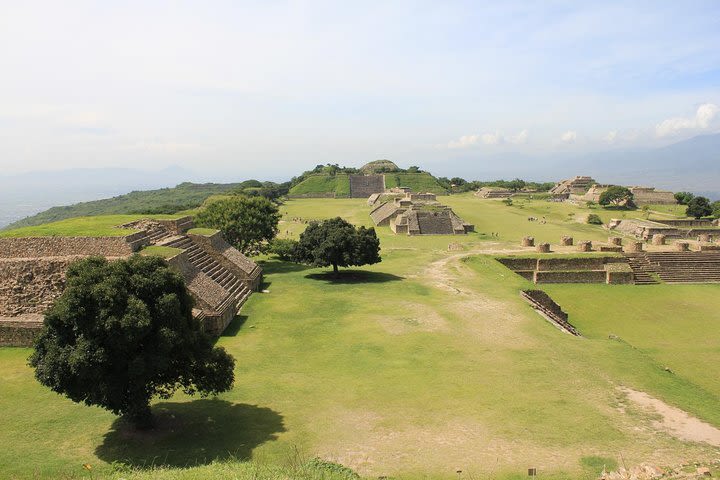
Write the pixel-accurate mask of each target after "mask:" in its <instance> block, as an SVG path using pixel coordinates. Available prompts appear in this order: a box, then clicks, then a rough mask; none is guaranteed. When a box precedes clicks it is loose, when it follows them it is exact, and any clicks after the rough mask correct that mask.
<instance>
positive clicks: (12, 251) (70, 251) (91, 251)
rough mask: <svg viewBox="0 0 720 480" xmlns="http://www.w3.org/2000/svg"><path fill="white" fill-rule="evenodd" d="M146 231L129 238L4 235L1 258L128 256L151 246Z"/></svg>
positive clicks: (1, 244)
mask: <svg viewBox="0 0 720 480" xmlns="http://www.w3.org/2000/svg"><path fill="white" fill-rule="evenodd" d="M147 243H148V240H147V235H146V234H145V233H144V232H138V233H134V234H132V235H128V236H125V237H22V238H0V258H36V257H65V256H71V255H83V256H90V255H101V256H103V257H125V256H128V255H131V254H132V253H133V252H136V251H137V250H139V249H140V247H141V246H143V245H147Z"/></svg>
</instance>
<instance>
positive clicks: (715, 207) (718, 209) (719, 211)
mask: <svg viewBox="0 0 720 480" xmlns="http://www.w3.org/2000/svg"><path fill="white" fill-rule="evenodd" d="M710 206H711V207H712V216H713V217H715V218H720V200H718V201H715V202H713V203H712V205H710Z"/></svg>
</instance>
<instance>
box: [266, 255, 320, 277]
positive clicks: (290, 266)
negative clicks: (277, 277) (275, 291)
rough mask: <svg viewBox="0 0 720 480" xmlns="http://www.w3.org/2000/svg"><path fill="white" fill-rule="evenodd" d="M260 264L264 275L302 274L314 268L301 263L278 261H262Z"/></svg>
mask: <svg viewBox="0 0 720 480" xmlns="http://www.w3.org/2000/svg"><path fill="white" fill-rule="evenodd" d="M258 263H259V264H260V266H261V267H262V269H263V273H267V274H271V273H292V272H302V271H304V270H308V269H310V268H313V267H310V266H307V265H302V264H300V263H293V262H285V261H282V260H278V259H268V260H262V261H260V262H258Z"/></svg>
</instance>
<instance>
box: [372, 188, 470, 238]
mask: <svg viewBox="0 0 720 480" xmlns="http://www.w3.org/2000/svg"><path fill="white" fill-rule="evenodd" d="M370 218H372V220H373V222H374V223H375V225H378V226H389V227H390V229H391V230H392V231H393V232H394V233H396V234H404V235H464V234H466V233H468V232H471V231H474V228H475V227H474V226H473V225H471V224H469V223H466V222H464V221H463V220H462V219H461V218H460V217H459V216H458V215H457V214H456V213H455V212H454V211H453V210H452V209H451V208H450V207H448V206H445V205H442V204H440V203H439V202H438V201H437V199H436V197H435V195H434V194H432V193H411V192H407V193H405V195H404V196H402V197H395V198H392V199H390V200H387V201H384V202H382V203H381V204H380V205H378V206H376V207H375V208H373V209H372V210H371V211H370Z"/></svg>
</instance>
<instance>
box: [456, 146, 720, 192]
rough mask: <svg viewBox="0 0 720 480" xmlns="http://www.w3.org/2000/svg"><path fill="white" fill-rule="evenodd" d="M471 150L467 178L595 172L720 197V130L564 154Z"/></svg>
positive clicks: (462, 170) (607, 179)
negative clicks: (656, 144)
mask: <svg viewBox="0 0 720 480" xmlns="http://www.w3.org/2000/svg"><path fill="white" fill-rule="evenodd" d="M469 155H470V154H468V156H466V157H463V158H462V164H463V165H462V166H460V165H458V166H457V167H458V173H457V175H459V176H461V177H464V178H467V179H473V180H494V179H497V178H506V179H509V178H513V177H519V178H522V179H526V180H536V181H556V180H558V179H561V178H568V177H572V176H575V175H591V176H592V177H594V178H595V179H596V180H597V181H598V182H601V183H617V184H623V185H643V186H654V187H658V188H663V189H668V190H673V191H678V190H687V191H691V192H694V193H696V194H699V195H705V196H710V197H711V198H714V199H720V134H714V135H703V136H698V137H694V138H691V139H688V140H684V141H681V142H678V143H674V144H672V145H668V146H665V147H661V148H646V149H625V150H623V149H616V150H606V151H602V152H594V153H587V154H560V155H557V154H556V155H528V154H520V153H511V152H510V153H502V154H496V155H487V156H484V157H481V158H477V159H475V161H474V162H473V161H471V158H470V157H469ZM468 164H471V165H472V166H468ZM445 169H448V170H452V169H453V162H452V161H450V162H448V163H447V164H446V165H445ZM478 170H480V171H479V172H478Z"/></svg>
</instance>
